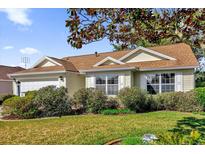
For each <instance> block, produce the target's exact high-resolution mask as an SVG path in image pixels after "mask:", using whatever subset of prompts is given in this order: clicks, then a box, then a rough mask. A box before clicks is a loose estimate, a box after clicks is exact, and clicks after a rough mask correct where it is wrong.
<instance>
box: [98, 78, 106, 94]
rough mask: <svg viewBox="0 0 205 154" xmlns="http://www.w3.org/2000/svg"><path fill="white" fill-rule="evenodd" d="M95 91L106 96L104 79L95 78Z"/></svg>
mask: <svg viewBox="0 0 205 154" xmlns="http://www.w3.org/2000/svg"><path fill="white" fill-rule="evenodd" d="M96 89H97V90H100V91H102V92H104V93H105V94H106V77H105V76H101V77H96Z"/></svg>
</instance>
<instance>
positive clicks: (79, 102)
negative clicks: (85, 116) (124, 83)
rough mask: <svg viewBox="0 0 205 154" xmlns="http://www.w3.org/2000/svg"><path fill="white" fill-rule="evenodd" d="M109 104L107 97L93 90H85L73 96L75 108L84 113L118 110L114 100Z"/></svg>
mask: <svg viewBox="0 0 205 154" xmlns="http://www.w3.org/2000/svg"><path fill="white" fill-rule="evenodd" d="M109 101H110V103H111V104H108V103H109V102H107V96H105V94H104V93H103V92H101V91H98V90H95V89H93V88H83V89H80V90H78V91H77V92H76V93H75V94H74V95H73V106H74V108H76V109H77V110H80V111H82V112H91V113H99V112H100V111H102V110H103V109H105V108H109V107H112V108H116V106H117V102H116V101H114V99H112V100H111V99H110V100H109Z"/></svg>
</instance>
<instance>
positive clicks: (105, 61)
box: [93, 57, 124, 67]
mask: <svg viewBox="0 0 205 154" xmlns="http://www.w3.org/2000/svg"><path fill="white" fill-rule="evenodd" d="M103 64H104V65H106V64H108V65H109V64H124V63H123V62H121V61H119V60H117V59H115V58H112V57H106V58H104V59H103V60H101V61H99V62H97V63H96V64H95V65H93V66H94V67H97V66H102V65H103Z"/></svg>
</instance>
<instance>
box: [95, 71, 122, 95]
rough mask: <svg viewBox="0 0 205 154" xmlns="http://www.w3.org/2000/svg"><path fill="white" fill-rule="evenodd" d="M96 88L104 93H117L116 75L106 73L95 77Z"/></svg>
mask: <svg viewBox="0 0 205 154" xmlns="http://www.w3.org/2000/svg"><path fill="white" fill-rule="evenodd" d="M96 89H97V90H100V91H102V92H104V93H105V94H106V95H117V94H118V75H107V76H97V77H96Z"/></svg>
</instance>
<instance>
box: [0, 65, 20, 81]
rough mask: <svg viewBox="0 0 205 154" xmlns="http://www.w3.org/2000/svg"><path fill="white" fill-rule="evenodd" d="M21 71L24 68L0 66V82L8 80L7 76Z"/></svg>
mask: <svg viewBox="0 0 205 154" xmlns="http://www.w3.org/2000/svg"><path fill="white" fill-rule="evenodd" d="M22 70H24V68H21V67H11V66H4V65H0V80H10V78H9V76H8V74H11V73H15V72H18V71H22Z"/></svg>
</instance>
